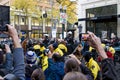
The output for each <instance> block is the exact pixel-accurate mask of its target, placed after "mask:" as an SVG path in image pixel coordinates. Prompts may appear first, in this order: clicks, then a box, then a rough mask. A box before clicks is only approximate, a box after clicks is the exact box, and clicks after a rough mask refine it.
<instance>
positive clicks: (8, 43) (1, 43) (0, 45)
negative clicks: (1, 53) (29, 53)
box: [0, 40, 13, 49]
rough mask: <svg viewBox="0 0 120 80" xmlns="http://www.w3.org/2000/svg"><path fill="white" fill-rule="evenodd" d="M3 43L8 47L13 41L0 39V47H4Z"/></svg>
mask: <svg viewBox="0 0 120 80" xmlns="http://www.w3.org/2000/svg"><path fill="white" fill-rule="evenodd" d="M5 44H7V45H9V47H10V48H12V45H13V42H12V40H6V41H1V42H0V48H1V49H5Z"/></svg>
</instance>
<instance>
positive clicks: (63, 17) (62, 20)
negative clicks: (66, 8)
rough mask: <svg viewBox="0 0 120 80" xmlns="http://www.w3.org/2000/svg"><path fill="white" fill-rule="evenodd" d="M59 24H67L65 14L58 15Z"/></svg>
mask: <svg viewBox="0 0 120 80" xmlns="http://www.w3.org/2000/svg"><path fill="white" fill-rule="evenodd" d="M60 23H61V24H66V23H67V14H66V13H60Z"/></svg>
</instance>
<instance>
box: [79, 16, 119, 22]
mask: <svg viewBox="0 0 120 80" xmlns="http://www.w3.org/2000/svg"><path fill="white" fill-rule="evenodd" d="M118 17H119V18H120V15H110V16H98V17H91V18H80V19H78V21H99V20H111V19H112V20H114V19H116V20H117V18H118Z"/></svg>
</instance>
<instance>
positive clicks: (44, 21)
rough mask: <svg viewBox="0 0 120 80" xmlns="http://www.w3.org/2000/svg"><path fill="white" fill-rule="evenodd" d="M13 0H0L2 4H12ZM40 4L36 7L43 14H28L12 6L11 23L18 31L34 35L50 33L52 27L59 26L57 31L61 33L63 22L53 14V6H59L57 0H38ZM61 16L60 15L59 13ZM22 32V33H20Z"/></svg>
mask: <svg viewBox="0 0 120 80" xmlns="http://www.w3.org/2000/svg"><path fill="white" fill-rule="evenodd" d="M11 1H12V0H0V5H5V6H10V7H12V6H11V3H12V2H11ZM36 1H37V2H38V4H37V5H36V9H39V10H40V12H41V15H39V16H35V15H33V16H26V15H25V14H24V13H23V12H22V11H21V10H14V9H12V8H10V12H11V14H10V23H11V24H12V25H14V26H15V27H16V28H17V30H18V32H22V33H27V34H29V35H31V34H32V37H42V36H43V34H46V33H47V34H50V33H51V27H52V26H54V21H57V22H56V23H55V26H56V27H57V32H58V33H61V32H62V31H61V30H62V29H61V24H59V21H58V19H57V18H56V17H54V16H53V14H52V13H51V12H52V8H59V7H58V6H57V5H58V3H57V2H56V0H36ZM58 16H59V15H58ZM20 34H21V33H20Z"/></svg>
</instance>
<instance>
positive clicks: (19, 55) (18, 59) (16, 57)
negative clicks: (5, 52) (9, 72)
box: [7, 25, 25, 80]
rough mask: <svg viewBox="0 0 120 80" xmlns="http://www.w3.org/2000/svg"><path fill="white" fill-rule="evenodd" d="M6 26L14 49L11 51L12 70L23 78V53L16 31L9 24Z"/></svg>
mask: <svg viewBox="0 0 120 80" xmlns="http://www.w3.org/2000/svg"><path fill="white" fill-rule="evenodd" d="M7 26H8V34H9V35H10V37H11V38H12V40H13V44H14V51H13V62H14V70H13V74H14V75H15V76H17V77H19V78H20V80H25V64H24V54H23V49H22V47H21V44H20V42H19V38H18V33H17V31H16V29H15V28H14V27H13V26H11V25H7Z"/></svg>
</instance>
